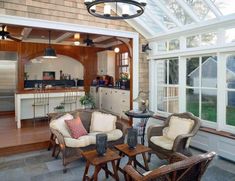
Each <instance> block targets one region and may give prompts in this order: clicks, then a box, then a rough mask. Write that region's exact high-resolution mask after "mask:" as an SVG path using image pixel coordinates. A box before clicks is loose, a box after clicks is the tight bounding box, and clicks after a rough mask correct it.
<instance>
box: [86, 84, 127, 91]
mask: <svg viewBox="0 0 235 181" xmlns="http://www.w3.org/2000/svg"><path fill="white" fill-rule="evenodd" d="M91 87H97V86H95V85H91ZM98 87H99V88H100V87H102V88H109V89H118V90H126V91H129V90H130V89H122V88H120V87H115V86H98Z"/></svg>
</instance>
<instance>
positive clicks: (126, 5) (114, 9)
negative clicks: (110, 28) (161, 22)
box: [84, 0, 147, 20]
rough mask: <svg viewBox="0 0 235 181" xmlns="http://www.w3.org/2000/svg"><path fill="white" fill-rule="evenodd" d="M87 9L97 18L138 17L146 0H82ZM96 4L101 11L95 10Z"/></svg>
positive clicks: (142, 11) (118, 18)
mask: <svg viewBox="0 0 235 181" xmlns="http://www.w3.org/2000/svg"><path fill="white" fill-rule="evenodd" d="M84 4H85V5H86V7H87V11H88V12H89V13H90V14H91V15H93V16H95V17H99V18H104V19H111V20H120V19H131V18H135V17H138V16H140V15H142V14H143V13H144V9H145V6H146V5H147V0H128V1H127V0H84ZM96 6H99V8H100V7H102V8H103V11H102V10H101V11H96Z"/></svg>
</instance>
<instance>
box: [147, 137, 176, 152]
mask: <svg viewBox="0 0 235 181" xmlns="http://www.w3.org/2000/svg"><path fill="white" fill-rule="evenodd" d="M150 141H151V142H152V143H153V144H155V145H157V146H159V147H161V148H164V149H166V150H172V148H173V144H174V141H173V140H172V139H170V138H168V137H166V136H152V137H151V138H150Z"/></svg>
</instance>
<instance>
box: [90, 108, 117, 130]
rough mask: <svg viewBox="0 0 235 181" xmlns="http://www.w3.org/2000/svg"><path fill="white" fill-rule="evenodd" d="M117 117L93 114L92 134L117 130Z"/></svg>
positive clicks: (99, 113)
mask: <svg viewBox="0 0 235 181" xmlns="http://www.w3.org/2000/svg"><path fill="white" fill-rule="evenodd" d="M116 121H117V117H116V116H114V115H111V114H105V113H101V112H93V113H92V117H91V126H90V132H109V131H112V130H114V129H116Z"/></svg>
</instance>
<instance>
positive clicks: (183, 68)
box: [179, 57, 186, 112]
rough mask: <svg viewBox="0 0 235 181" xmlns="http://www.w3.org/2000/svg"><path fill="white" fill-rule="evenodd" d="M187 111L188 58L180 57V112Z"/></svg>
mask: <svg viewBox="0 0 235 181" xmlns="http://www.w3.org/2000/svg"><path fill="white" fill-rule="evenodd" d="M185 111H186V58H185V57H179V112H185Z"/></svg>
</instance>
